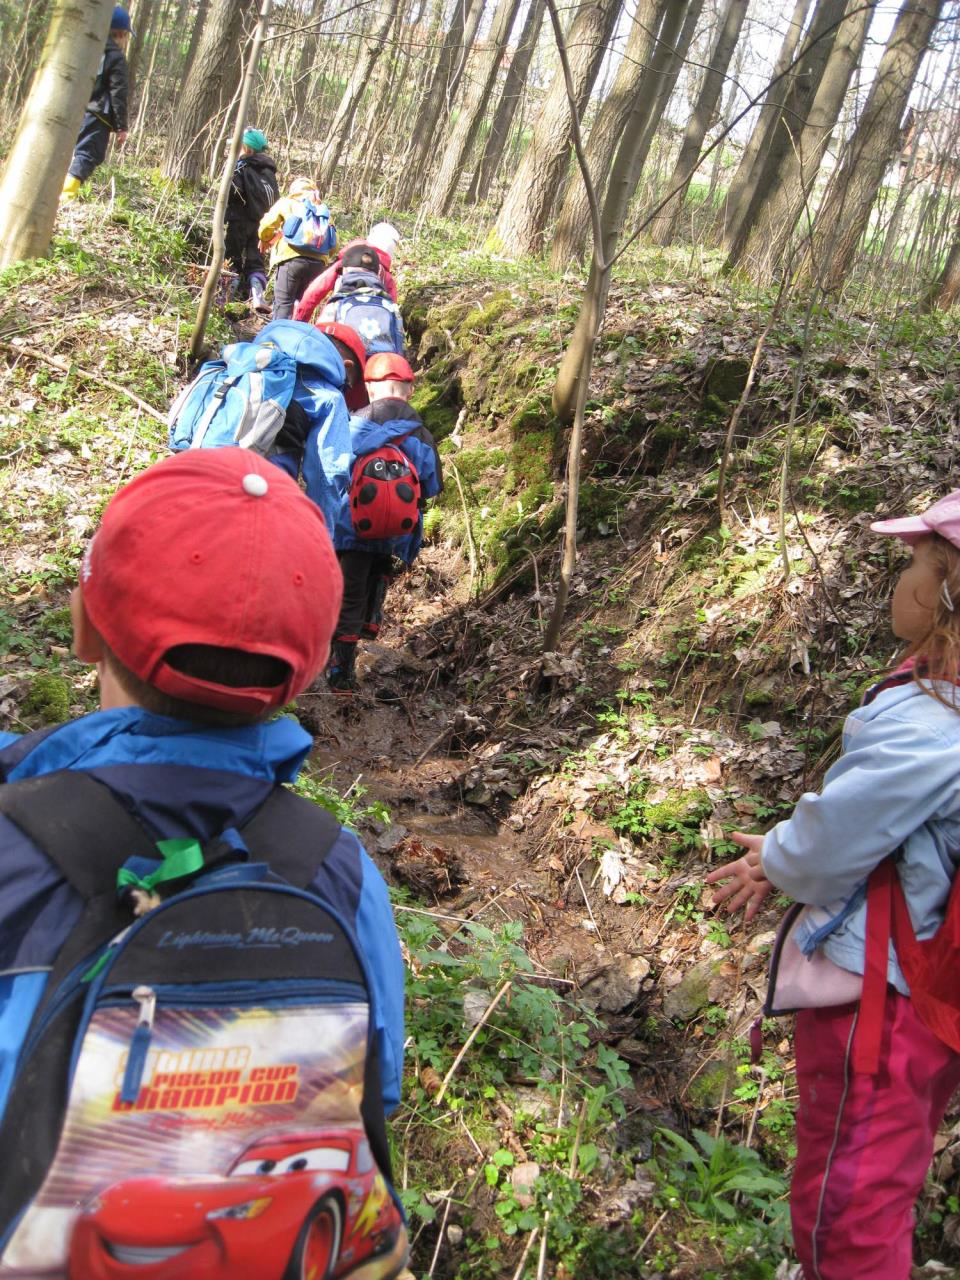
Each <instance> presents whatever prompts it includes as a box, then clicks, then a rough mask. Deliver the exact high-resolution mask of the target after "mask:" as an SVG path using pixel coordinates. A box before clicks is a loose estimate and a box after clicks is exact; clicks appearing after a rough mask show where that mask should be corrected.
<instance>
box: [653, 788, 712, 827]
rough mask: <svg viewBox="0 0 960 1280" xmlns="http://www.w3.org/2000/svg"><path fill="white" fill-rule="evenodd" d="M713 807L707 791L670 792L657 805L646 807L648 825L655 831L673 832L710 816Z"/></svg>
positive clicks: (695, 789) (696, 789)
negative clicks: (679, 827)
mask: <svg viewBox="0 0 960 1280" xmlns="http://www.w3.org/2000/svg"><path fill="white" fill-rule="evenodd" d="M712 810H713V805H712V803H711V801H710V797H709V796H708V795H707V793H706V792H705V791H701V790H699V789H698V788H694V790H692V791H670V792H668V793H667V795H665V796H664V798H663V799H662V800H658V801H657V802H656V803H655V804H647V805H645V816H646V820H647V823H648V825H649V826H650V827H651V828H652V829H653V830H654V831H673V830H675V829H676V828H677V827H678V826H685V827H688V826H690V825H691V824H694V823H699V822H700V821H701V820H702V819H703V818H707V817H709V816H710V813H711V812H712Z"/></svg>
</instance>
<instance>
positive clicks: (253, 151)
mask: <svg viewBox="0 0 960 1280" xmlns="http://www.w3.org/2000/svg"><path fill="white" fill-rule="evenodd" d="M279 197H280V188H279V187H278V185H277V165H276V161H275V160H274V158H273V156H271V155H270V154H269V152H268V151H267V139H266V135H265V134H264V133H262V132H261V130H259V129H246V130H244V134H243V145H242V146H241V148H240V155H239V157H238V159H237V166H236V168H235V169H234V171H233V178H232V179H231V182H230V194H229V195H228V197H227V212H226V219H225V221H226V224H227V244H226V248H227V259H228V261H229V263H230V265H231V267H233V269H234V271H235V272H236V273H237V275H238V277H239V286H238V290H237V297H238V298H239V299H241V300H242V299H246V298H249V299H250V305H251V307H252V308H253V309H254V310H255V311H268V310H269V307H268V306H267V303H266V302H265V300H264V294H265V292H266V288H267V268H266V266H265V264H264V261H263V253H262V252H261V250H260V237H259V234H258V228H259V226H260V219H261V218H262V217H263V215H264V214H265V213H266V212H267V210H268V209H269V208H270V206H271V205H272V204H273V203H274V201H275V200H278V199H279Z"/></svg>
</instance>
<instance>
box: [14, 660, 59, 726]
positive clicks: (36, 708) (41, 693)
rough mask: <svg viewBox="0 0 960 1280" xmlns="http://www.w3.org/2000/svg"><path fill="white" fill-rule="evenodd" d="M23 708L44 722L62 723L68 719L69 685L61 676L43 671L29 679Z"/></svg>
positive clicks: (29, 714)
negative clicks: (28, 687)
mask: <svg viewBox="0 0 960 1280" xmlns="http://www.w3.org/2000/svg"><path fill="white" fill-rule="evenodd" d="M23 710H24V713H25V714H26V715H28V716H34V717H36V718H37V719H38V720H41V721H42V722H43V723H44V724H62V723H63V722H64V720H69V719H70V686H69V684H67V682H66V680H64V678H63V676H56V675H51V674H50V673H44V674H41V675H36V676H34V677H33V679H32V680H31V681H30V689H29V691H28V693H27V696H26V698H24V700H23Z"/></svg>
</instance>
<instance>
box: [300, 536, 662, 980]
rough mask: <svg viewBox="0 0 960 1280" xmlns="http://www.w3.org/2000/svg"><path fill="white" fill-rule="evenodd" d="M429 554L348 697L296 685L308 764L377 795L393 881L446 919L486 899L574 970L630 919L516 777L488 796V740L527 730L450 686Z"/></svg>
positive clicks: (633, 937) (378, 833) (488, 906)
mask: <svg viewBox="0 0 960 1280" xmlns="http://www.w3.org/2000/svg"><path fill="white" fill-rule="evenodd" d="M434 556H435V552H431V550H430V549H429V548H428V549H427V551H426V552H424V554H423V557H422V561H421V563H420V564H419V565H418V566H417V568H415V569H414V571H413V572H412V573H411V574H410V575H409V578H408V579H403V578H401V579H399V580H398V581H396V582H395V583H394V585H393V586H392V587H391V591H390V595H389V596H388V601H387V608H386V613H385V623H384V627H383V629H382V631H381V635H380V638H379V639H378V641H377V642H367V643H365V644H362V645H361V651H360V657H359V660H358V675H359V679H360V691H359V693H358V694H356V695H354V696H352V697H347V698H344V697H342V696H337V695H334V694H331V693H330V692H329V690H327V689H326V688H324V687H319V688H318V687H317V686H314V689H312V690H311V691H310V692H309V693H308V694H307V695H305V696H302V697H301V698H300V699H299V702H298V716H299V719H300V721H301V723H302V724H303V725H304V726H305V727H306V728H307V729H308V730H309V731H310V732H311V733H312V734H313V735H314V741H315V746H314V751H313V754H312V756H311V768H312V770H313V771H315V772H317V773H319V774H321V775H324V776H326V777H327V778H329V779H330V780H331V781H332V783H333V786H334V788H335V789H336V790H337V791H339V792H340V793H341V794H346V795H349V794H350V792H351V790H352V789H356V788H357V787H363V788H364V789H365V790H366V791H367V792H368V797H369V798H374V799H376V800H378V801H380V802H381V803H382V804H383V805H385V806H386V808H387V810H388V811H389V814H390V819H389V822H373V823H370V824H369V825H368V826H367V827H366V829H365V830H364V831H363V832H362V834H363V835H364V838H365V841H366V843H367V846H368V848H369V850H370V852H371V853H372V854H373V855H374V857H376V858H377V860H378V861H379V862H380V863H381V865H382V866H383V868H384V870H385V872H386V873H387V875H388V877H389V878H390V880H391V881H392V882H393V883H395V884H400V885H404V886H405V887H406V888H408V889H409V890H410V891H411V893H412V894H413V895H415V897H416V898H417V899H418V900H419V901H421V902H422V903H424V904H430V905H432V906H433V907H434V908H435V910H436V911H437V912H438V913H440V914H442V915H445V916H448V917H450V918H451V919H452V918H457V919H458V920H460V921H463V920H465V919H480V918H483V917H489V916H490V915H491V913H492V914H493V916H494V918H497V917H499V918H501V919H508V920H520V921H522V922H523V924H524V927H525V935H524V936H525V943H526V946H527V948H528V950H529V953H530V955H531V957H532V959H533V960H534V961H535V963H536V964H537V965H538V966H539V967H541V968H542V970H543V971H544V972H549V973H552V974H558V975H560V976H562V975H564V974H567V975H568V978H567V981H568V982H569V983H570V984H571V985H572V984H573V983H574V981H576V982H577V983H578V984H579V982H580V981H581V980H583V979H584V978H586V979H589V978H591V977H592V976H595V975H596V973H597V971H598V968H599V967H601V966H598V963H597V954H598V951H600V950H602V949H604V948H610V947H615V948H616V950H617V951H618V952H620V953H621V954H622V953H629V952H630V950H631V948H632V947H634V946H635V945H636V946H639V935H640V929H639V925H638V924H637V922H636V921H634V922H633V927H631V925H630V923H629V922H628V921H627V920H625V919H624V913H623V912H622V911H621V910H620V909H619V908H616V907H614V908H613V909H612V911H611V910H610V907H609V905H608V904H607V902H606V900H605V899H604V898H603V896H602V895H599V897H596V898H595V899H594V901H593V903H591V899H590V897H589V895H588V894H587V893H586V892H585V885H584V881H583V876H582V875H580V874H579V869H578V868H576V867H575V868H574V869H573V872H572V873H571V874H566V871H567V869H566V868H565V867H564V865H563V863H562V862H561V861H560V860H558V857H557V850H556V848H555V847H554V845H553V842H552V840H551V839H550V831H549V829H547V830H546V831H545V830H544V826H543V823H542V822H537V821H536V816H535V815H534V816H533V818H532V820H531V819H530V809H531V807H532V808H534V809H535V808H537V807H538V806H536V804H534V805H533V806H526V809H527V813H526V814H525V812H524V810H525V806H524V804H523V803H522V801H520V802H517V801H515V800H514V799H513V797H511V796H510V794H509V790H512V789H513V788H509V790H508V791H504V792H501V793H500V795H499V797H498V799H499V803H495V804H491V803H490V801H491V799H492V796H491V794H490V793H489V791H488V790H487V788H486V786H485V784H484V782H483V780H482V778H483V768H482V766H483V762H484V759H485V758H488V757H489V756H490V755H491V754H492V753H491V742H492V741H493V745H494V749H495V752H496V753H497V754H502V753H506V754H507V755H511V754H514V753H515V752H516V751H517V750H522V748H523V746H524V745H525V744H526V743H527V742H528V740H529V738H530V737H531V734H530V733H529V732H528V731H527V730H524V729H520V728H518V729H517V730H516V731H515V732H514V733H513V735H512V737H508V738H507V739H506V740H504V738H503V735H502V734H501V735H495V737H496V739H497V740H496V741H494V740H493V739H492V738H491V736H490V735H489V732H488V729H489V726H487V725H485V724H484V722H483V721H482V719H480V718H479V717H478V716H477V715H476V714H474V713H473V712H471V710H469V709H468V708H467V707H466V706H465V705H464V704H463V702H462V701H461V700H459V699H458V697H457V691H456V684H457V676H458V671H457V666H456V662H457V659H456V654H455V653H453V654H452V655H451V654H450V653H446V654H440V659H441V660H440V661H439V662H438V660H437V651H438V649H439V648H440V640H439V637H441V636H449V635H451V634H455V632H456V630H457V623H458V621H460V619H459V618H458V616H457V613H456V611H455V612H454V614H453V615H452V616H451V615H450V613H449V611H448V609H447V608H445V606H444V602H443V600H442V598H434V599H433V600H432V601H431V600H427V601H426V602H425V601H424V595H423V592H424V588H425V586H426V585H427V584H428V582H429V579H430V576H431V566H430V561H431V559H432V558H434ZM413 613H419V614H420V615H421V618H420V620H419V622H418V625H417V626H416V628H415V629H413V630H406V629H405V627H404V625H403V622H402V619H403V618H405V617H409V616H411V614H413ZM517 663H518V665H519V663H520V658H519V655H518V656H517ZM505 732H506V733H507V734H508V735H509V732H510V731H509V728H507V729H506V730H505ZM468 796H473V798H474V802H471V801H470V800H469V799H468V798H467V797H468ZM477 801H479V803H478V802H477ZM592 877H593V870H592V869H591V870H590V872H589V874H588V879H590V878H592ZM608 917H609V918H608ZM488 923H489V919H488ZM601 938H602V939H603V942H601ZM602 967H606V966H602ZM571 972H573V973H575V974H576V975H577V977H576V979H574V978H573V977H570V976H569V975H570V974H571Z"/></svg>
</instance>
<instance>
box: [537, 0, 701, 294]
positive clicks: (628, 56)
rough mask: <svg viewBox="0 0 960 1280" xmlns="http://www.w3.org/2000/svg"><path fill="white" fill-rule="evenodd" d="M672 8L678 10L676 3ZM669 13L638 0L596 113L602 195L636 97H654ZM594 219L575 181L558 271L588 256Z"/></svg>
mask: <svg viewBox="0 0 960 1280" xmlns="http://www.w3.org/2000/svg"><path fill="white" fill-rule="evenodd" d="M673 8H674V9H676V8H677V6H673ZM668 12H669V11H668V9H667V0H638V4H637V11H636V15H635V17H634V21H633V26H632V27H631V29H630V35H629V37H628V39H627V46H626V48H625V49H624V53H623V59H622V61H621V63H620V66H619V68H618V70H617V75H616V78H615V80H614V82H613V87H612V88H611V90H610V93H609V95H608V96H607V98H606V100H605V101H604V102H603V103H602V105H601V107H600V110H599V111H598V112H597V115H596V119H595V120H594V122H593V128H592V129H591V130H590V137H589V138H588V139H587V148H586V157H587V165H588V166H589V169H590V173H591V175H592V177H593V182H594V185H595V187H596V189H597V195H598V197H600V198H601V199H602V197H603V193H604V190H605V189H606V185H607V175H608V174H609V172H610V164H611V161H612V160H613V155H614V152H615V151H616V149H617V143H618V142H619V140H620V138H621V136H622V134H623V129H624V125H625V124H626V121H627V119H628V117H629V116H630V113H631V111H632V110H633V107H634V104H635V102H636V100H637V98H642V99H644V100H646V101H649V100H650V99H651V98H652V96H653V88H652V84H653V73H652V72H651V70H650V68H649V66H648V63H649V61H650V55H651V52H652V51H653V47H654V41H655V40H656V39H657V36H658V33H659V32H660V28H661V27H662V26H664V25H669V23H670V19H669V17H666V18H665V14H668ZM675 16H676V31H679V29H680V19H679V16H677V15H675ZM589 222H590V209H589V206H588V203H587V194H586V191H585V190H584V187H583V183H582V182H571V183H570V185H569V187H568V188H567V193H566V196H565V197H564V201H563V207H562V209H561V210H560V219H559V221H558V222H557V230H556V234H555V235H554V239H553V249H552V251H551V254H550V263H551V266H553V267H554V269H555V270H557V271H562V270H563V269H564V268H565V267H566V266H567V264H568V263H569V262H571V261H574V260H576V261H580V260H581V259H582V258H583V255H584V246H585V245H586V243H587V238H588V230H587V228H588V225H589Z"/></svg>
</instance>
